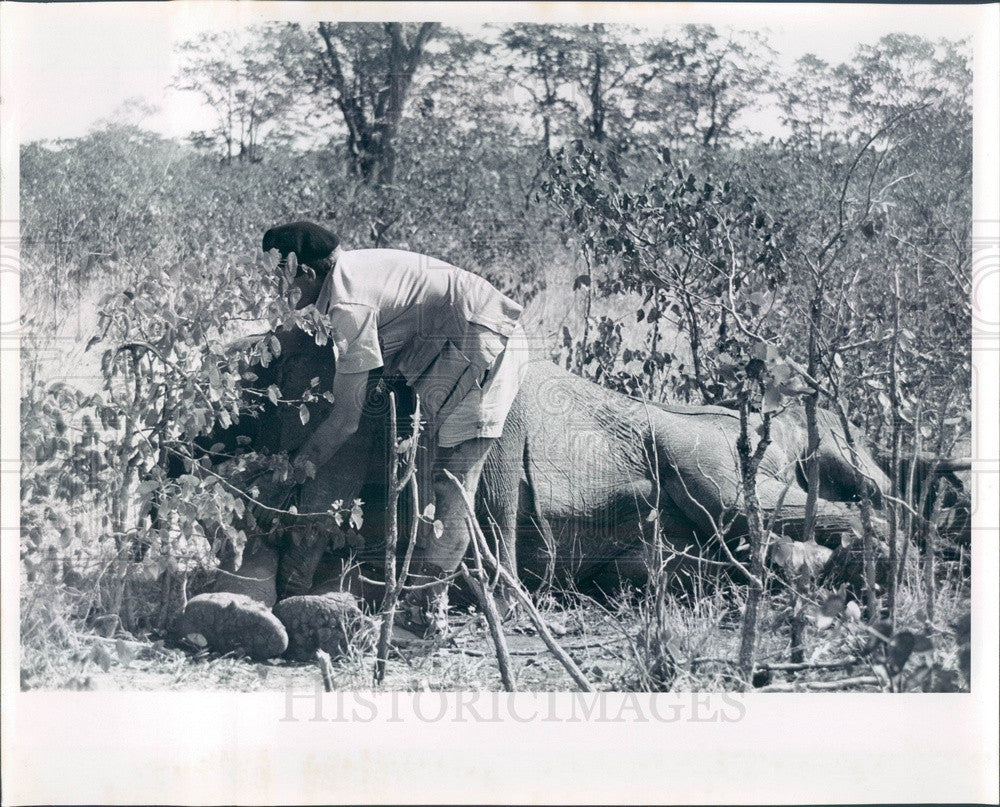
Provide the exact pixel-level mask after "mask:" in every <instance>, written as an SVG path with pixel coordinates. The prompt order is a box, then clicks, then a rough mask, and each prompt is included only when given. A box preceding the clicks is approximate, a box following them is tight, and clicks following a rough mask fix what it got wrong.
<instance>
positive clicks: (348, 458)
mask: <svg viewBox="0 0 1000 807" xmlns="http://www.w3.org/2000/svg"><path fill="white" fill-rule="evenodd" d="M370 448H371V440H370V437H369V436H368V435H365V434H360V433H359V434H357V435H355V436H354V437H352V438H351V439H350V441H348V442H347V443H346V444H345V445H344V446H343V448H341V449H340V451H338V452H337V454H336V455H335V456H334V457H333V459H331V460H330V461H329V462H328V463H327V464H326V465H324V466H323V467H322V468H320V469H319V470H318V471H317V473H316V475H315V477H313V478H312V479H308V480H306V482H305V483H304V484H303V485H302V490H301V493H300V495H299V512H300V513H313V514H322V513H325V512H326V511H327V510H328V509H329V508H330V506H331V505H332V504H333V503H334V502H337V501H340V502H343V505H344V506H345V507H349V506H350V504H351V502H352V501H353V500H354V498H355V497H357V495H358V492H359V491H360V490H361V486H362V484H364V481H365V475H366V474H367V473H368V465H369V458H370V455H371V451H370ZM305 521H306V524H305V525H304V527H303V528H302V529H301V531H300V533H299V535H298V536H297V538H298V540H290V541H287V545H286V547H285V548H284V549H283V551H282V554H281V563H280V565H279V567H278V593H279V595H280V596H281V597H282V598H284V597H295V596H301V595H303V594H306V593H308V592H309V590H310V589H311V588H312V586H313V576H314V575H315V573H316V567H317V566H318V565H319V562H320V559H321V558H322V557H323V552H324V551H326V547H327V545H328V544H329V542H330V541H329V539H330V536H331V535H332V534H333V533H334V532H335V531H337V530H339V529H340V528H339V527H338V526H337V525H336V523H335V522H334V520H333V519H332V518H331V517H327V516H324V515H314V516H310V517H308V518H307V519H305Z"/></svg>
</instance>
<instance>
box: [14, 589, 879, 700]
mask: <svg viewBox="0 0 1000 807" xmlns="http://www.w3.org/2000/svg"><path fill="white" fill-rule="evenodd" d="M684 616H685V614H684V612H679V613H678V614H677V615H675V617H676V618H675V619H674V620H672V622H673V625H674V629H673V632H674V635H675V637H676V641H675V643H674V646H675V647H676V649H677V651H678V655H679V670H678V674H677V678H676V680H675V681H674V683H673V689H675V690H692V691H694V690H697V691H725V690H734V689H739V688H740V683H739V680H738V678H737V673H736V665H735V659H736V657H737V645H738V642H739V636H738V613H734V612H732V611H726V610H725V609H722V608H713V609H711V610H710V611H704V612H702V613H696V612H693V611H690V612H687V613H686V616H687V620H686V621H685V620H684V619H683V617H684ZM546 621H547V622H548V624H550V625H551V626H552V628H553V629H554V631H555V632H556V633H557V634H559V638H558V642H559V644H560V645H561V647H562V648H563V649H564V650H566V651H567V652H568V653H569V655H570V656H571V657H572V658H573V659H574V661H575V662H576V663H577V665H578V666H579V667H580V669H581V670H582V671H583V673H584V674H585V675H586V677H587V678H588V680H589V681H590V682H591V683H592V685H593V686H594V688H595V689H596V690H598V691H643V690H648V689H650V683H649V680H648V679H645V678H643V674H642V672H641V671H645V670H648V669H649V665H648V658H647V657H645V656H644V655H643V649H642V642H641V640H640V634H641V629H640V622H639V619H638V617H637V615H636V614H635V613H629V612H627V611H624V610H623V611H618V612H617V613H615V612H612V611H610V610H607V609H605V608H602V607H598V606H594V605H589V606H588V605H576V606H574V607H570V608H566V609H560V608H558V607H556V608H552V609H550V610H549V611H548V613H547V614H546ZM451 627H452V633H451V635H450V636H449V637H448V638H447V639H444V640H440V641H437V642H424V641H417V640H411V641H409V642H400V643H398V644H397V647H396V650H395V652H393V653H392V655H391V656H390V661H389V664H388V667H387V671H386V677H385V680H384V682H383V684H382V686H381V687H380V689H381V690H382V691H470V690H471V691H499V690H501V689H502V686H501V681H500V676H499V672H498V667H497V662H496V658H495V654H494V648H493V644H492V641H491V639H490V634H489V631H488V630H487V627H486V624H485V620H484V619H483V618H482V617H481V616H479V615H478V614H476V613H475V612H473V611H471V610H466V611H460V612H457V613H453V615H452V619H451ZM765 627H766V626H765ZM505 635H506V638H507V645H508V648H509V651H510V655H511V661H512V665H513V671H514V676H515V683H516V687H517V689H518V690H519V691H528V692H532V691H534V692H543V691H567V690H572V689H575V688H576V687H575V684H574V682H573V681H572V679H571V678H570V677H569V675H568V673H567V672H566V671H565V670H564V669H563V667H562V666H561V665H560V663H559V662H558V661H557V660H556V658H555V657H554V656H553V655H552V654H551V653H550V652H549V651H548V650H547V648H546V646H545V644H544V642H543V641H542V639H541V638H540V637H539V636H538V635H537V634H536V632H535V630H534V628H533V627H531V626H530V625H529V624H528V623H526V622H525V623H515V624H513V625H507V626H505ZM817 638H818V637H817ZM89 640H90V641H89V643H87V642H85V643H84V645H83V648H84V650H83V651H81V650H79V649H78V650H77V651H76V652H75V653H74V654H69V653H67V658H66V659H65V661H64V663H60V664H58V665H56V666H52V665H50V666H49V668H48V669H47V671H46V673H45V674H44V675H41V674H31V673H30V672H27V671H26V672H24V673H22V687H23V688H24V689H79V690H96V691H161V690H163V691H169V690H174V691H177V690H180V691H239V692H252V691H281V690H284V689H286V688H294V689H304V688H308V687H314V686H316V685H317V684H318V683H319V682H320V681H321V674H320V669H319V666H318V664H317V663H315V662H307V663H301V662H290V661H286V660H283V659H272V660H269V661H267V662H264V663H255V662H252V661H250V660H249V659H246V658H237V657H234V656H233V655H226V656H219V655H214V654H210V653H207V652H204V651H202V652H191V651H190V650H184V649H181V648H179V647H177V646H173V645H171V644H170V643H167V642H164V641H162V640H155V638H150V640H149V641H131V640H128V641H124V640H115V639H100V638H99V637H96V636H94V637H89ZM95 648H97V649H96V650H95ZM760 648H761V650H760V658H761V660H762V661H763V662H765V663H767V662H781V661H787V648H788V638H787V632H786V631H784V630H782V629H778V630H765V631H763V632H762V634H761V637H760ZM87 650H89V652H85V651H87ZM838 655H840V654H839V653H837V652H836V648H835V647H833V646H832V645H831V644H830V643H829V641H826V640H824V641H822V642H817V643H816V645H815V648H814V652H813V653H812V658H813V659H815V660H819V661H820V663H821V664H822V663H824V661H823V657H826V661H827V662H829V661H831V660H833V659H835V658H836V657H837V656H838ZM840 657H841V658H843V656H840ZM373 668H374V653H373V652H371V651H370V650H369V651H367V652H360V651H354V652H352V653H351V654H349V655H348V656H347V657H343V658H340V659H335V660H334V662H333V665H332V670H333V686H334V689H335V690H338V691H339V690H343V691H350V690H371V689H372V686H373V684H372V673H373ZM860 672H862V673H863V672H864V670H863V669H862V670H861V671H860ZM799 675H800V676H801V674H799ZM795 676H796V674H795V673H777V674H774V675H772V676H770V677H768V679H767V680H766V681H763V682H760V681H758V682H756V683H757V685H758V686H761V685H765V686H774V687H778V688H781V687H783V686H787V685H790V684H792V685H794V683H795V682H796V680H799V681H801V680H803V679H802V678H801V677H800V678H798V679H796V677H795ZM807 679H809V680H812V681H830V682H832V681H835V680H838V679H841V680H844V681H845V688H848V689H855V690H877V689H878V687H877V686H876V685H875V684H874V682H873V681H871V680H868V679H867V678H865V677H864V676H862V677H860V678H859V677H857V676H856V675H855V673H854V672H852V670H851V669H850V667H847V668H842V669H835V670H816V671H810V673H808V674H807Z"/></svg>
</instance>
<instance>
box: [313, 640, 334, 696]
mask: <svg viewBox="0 0 1000 807" xmlns="http://www.w3.org/2000/svg"><path fill="white" fill-rule="evenodd" d="M316 665H317V666H318V667H319V674H320V675H321V676H322V678H323V691H324V692H333V667H332V666H331V664H330V654H329V653H327V652H326V651H325V650H321V649H317V650H316Z"/></svg>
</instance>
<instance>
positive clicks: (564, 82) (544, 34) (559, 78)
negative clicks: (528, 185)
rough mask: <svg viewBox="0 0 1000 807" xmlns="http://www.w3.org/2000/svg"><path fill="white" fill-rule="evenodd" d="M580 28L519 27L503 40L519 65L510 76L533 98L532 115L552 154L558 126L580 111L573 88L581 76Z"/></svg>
mask: <svg viewBox="0 0 1000 807" xmlns="http://www.w3.org/2000/svg"><path fill="white" fill-rule="evenodd" d="M576 30H577V29H576V27H575V26H570V25H541V24H538V23H518V24H517V25H514V26H511V27H510V28H508V29H506V30H505V31H504V32H503V33H502V34H501V35H500V39H501V41H502V42H503V44H504V46H505V47H506V48H507V49H508V50H510V51H511V52H512V53H513V54H514V55H515V56H516V57H517V58H518V60H519V61H518V62H517V63H515V64H512V65H509V66H508V67H507V75H508V76H509V77H510V78H512V79H513V80H514V82H515V83H516V84H517V85H518V86H519V87H522V88H523V89H525V90H527V92H528V94H529V96H530V98H531V107H532V110H531V112H532V114H533V115H535V116H537V117H539V118H541V121H542V138H541V140H542V147H543V148H544V149H545V153H546V154H548V153H549V152H550V151H551V150H552V138H553V134H554V130H555V128H556V126H557V125H558V124H560V123H563V125H565V121H566V119H567V118H570V119H571V118H572V117H573V116H575V114H576V111H577V109H578V107H577V104H576V100H575V94H574V92H573V87H574V85H575V82H576V80H577V78H578V76H579V66H580V52H579V44H578V42H577V38H576V35H575V33H576Z"/></svg>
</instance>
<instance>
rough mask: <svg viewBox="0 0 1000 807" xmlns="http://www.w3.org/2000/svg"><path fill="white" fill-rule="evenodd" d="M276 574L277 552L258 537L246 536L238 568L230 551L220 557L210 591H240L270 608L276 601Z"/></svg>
mask: <svg viewBox="0 0 1000 807" xmlns="http://www.w3.org/2000/svg"><path fill="white" fill-rule="evenodd" d="M277 573H278V553H277V551H276V550H275V549H274V547H272V546H271V545H270V544H268V543H266V542H265V541H263V540H261V539H259V538H250V539H248V540H247V545H246V547H245V548H244V550H243V558H242V562H241V563H240V565H239V568H237V567H236V558H235V557H234V556H233V554H232V552H231V551H230V552H228V553H226V556H224V557H223V560H222V562H221V563H220V564H219V571H218V577H216V579H215V582H214V583H213V585H212V588H211V591H212V592H213V593H217V594H220V593H226V594H243V595H246V596H247V597H249V598H250V599H252V600H255V601H257V602H260V603H263V604H264V605H266V606H267V607H268V608H270V607H271V606H272V605H274V603H275V600H277V591H276V586H275V583H276V580H277Z"/></svg>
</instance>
